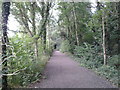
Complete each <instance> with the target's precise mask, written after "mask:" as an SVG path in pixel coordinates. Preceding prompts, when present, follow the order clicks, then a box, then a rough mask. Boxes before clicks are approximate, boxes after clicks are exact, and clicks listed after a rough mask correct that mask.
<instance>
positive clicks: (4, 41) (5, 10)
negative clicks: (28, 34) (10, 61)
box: [2, 2, 10, 90]
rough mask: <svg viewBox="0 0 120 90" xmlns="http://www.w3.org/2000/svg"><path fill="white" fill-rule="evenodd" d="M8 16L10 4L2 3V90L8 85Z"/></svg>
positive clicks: (5, 89)
mask: <svg viewBox="0 0 120 90" xmlns="http://www.w3.org/2000/svg"><path fill="white" fill-rule="evenodd" d="M9 14H10V2H3V3H2V34H3V35H2V36H3V37H2V61H3V65H2V73H3V75H2V90H7V87H8V84H7V75H6V74H7V60H6V58H7V55H6V54H7V53H6V52H7V49H6V47H7V46H6V44H7V42H8V37H7V22H8V16H9Z"/></svg>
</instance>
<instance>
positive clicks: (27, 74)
mask: <svg viewBox="0 0 120 90" xmlns="http://www.w3.org/2000/svg"><path fill="white" fill-rule="evenodd" d="M38 41H39V43H38V44H39V47H38V51H39V56H38V58H37V60H36V57H35V55H34V41H33V39H32V38H29V37H28V36H27V35H26V36H23V37H22V38H20V37H19V36H15V37H12V38H11V39H10V46H11V47H12V48H11V47H10V49H9V51H8V53H9V54H8V55H9V56H11V55H14V57H11V58H10V59H9V61H8V67H9V70H8V71H9V72H8V73H14V72H16V71H18V72H17V74H16V75H12V76H9V77H8V81H9V82H8V83H9V85H10V86H11V87H19V86H24V87H25V86H26V85H28V84H30V83H31V82H33V81H35V80H37V79H38V78H40V77H41V73H42V71H43V69H44V66H45V65H46V62H47V60H48V59H49V57H50V56H49V54H50V53H51V52H49V53H48V54H43V53H42V52H43V45H42V44H41V42H40V40H38ZM49 51H50V50H49Z"/></svg>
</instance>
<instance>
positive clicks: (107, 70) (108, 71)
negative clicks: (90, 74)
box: [74, 44, 120, 85]
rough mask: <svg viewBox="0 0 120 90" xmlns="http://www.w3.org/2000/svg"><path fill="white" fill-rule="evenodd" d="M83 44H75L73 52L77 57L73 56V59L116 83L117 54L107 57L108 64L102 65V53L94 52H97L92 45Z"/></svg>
mask: <svg viewBox="0 0 120 90" xmlns="http://www.w3.org/2000/svg"><path fill="white" fill-rule="evenodd" d="M85 45H86V46H85ZM85 45H83V46H76V48H75V53H74V54H75V56H77V57H79V58H76V57H75V60H76V61H78V62H79V63H80V65H81V66H84V67H87V68H88V69H93V70H94V71H95V72H96V73H98V74H99V75H101V76H103V77H106V79H108V80H110V81H111V82H113V83H114V84H115V85H118V70H119V63H118V55H114V56H112V57H110V58H108V59H107V60H108V65H103V55H100V54H99V53H95V52H97V51H96V50H97V49H95V47H93V46H92V45H90V44H85ZM97 48H98V47H97ZM119 73H120V71H119Z"/></svg>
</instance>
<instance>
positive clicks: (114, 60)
mask: <svg viewBox="0 0 120 90" xmlns="http://www.w3.org/2000/svg"><path fill="white" fill-rule="evenodd" d="M118 56H119V55H113V56H112V57H110V58H109V59H108V60H109V61H108V65H110V66H114V67H115V68H118V67H119V65H120V62H118V60H119V59H118Z"/></svg>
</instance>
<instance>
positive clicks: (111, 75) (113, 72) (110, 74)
mask: <svg viewBox="0 0 120 90" xmlns="http://www.w3.org/2000/svg"><path fill="white" fill-rule="evenodd" d="M96 72H97V73H98V74H99V75H102V76H104V77H106V78H107V79H108V80H110V81H111V82H113V83H114V84H116V85H118V80H119V79H118V70H117V69H115V68H114V67H111V66H108V65H103V66H102V67H99V68H97V69H96Z"/></svg>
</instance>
